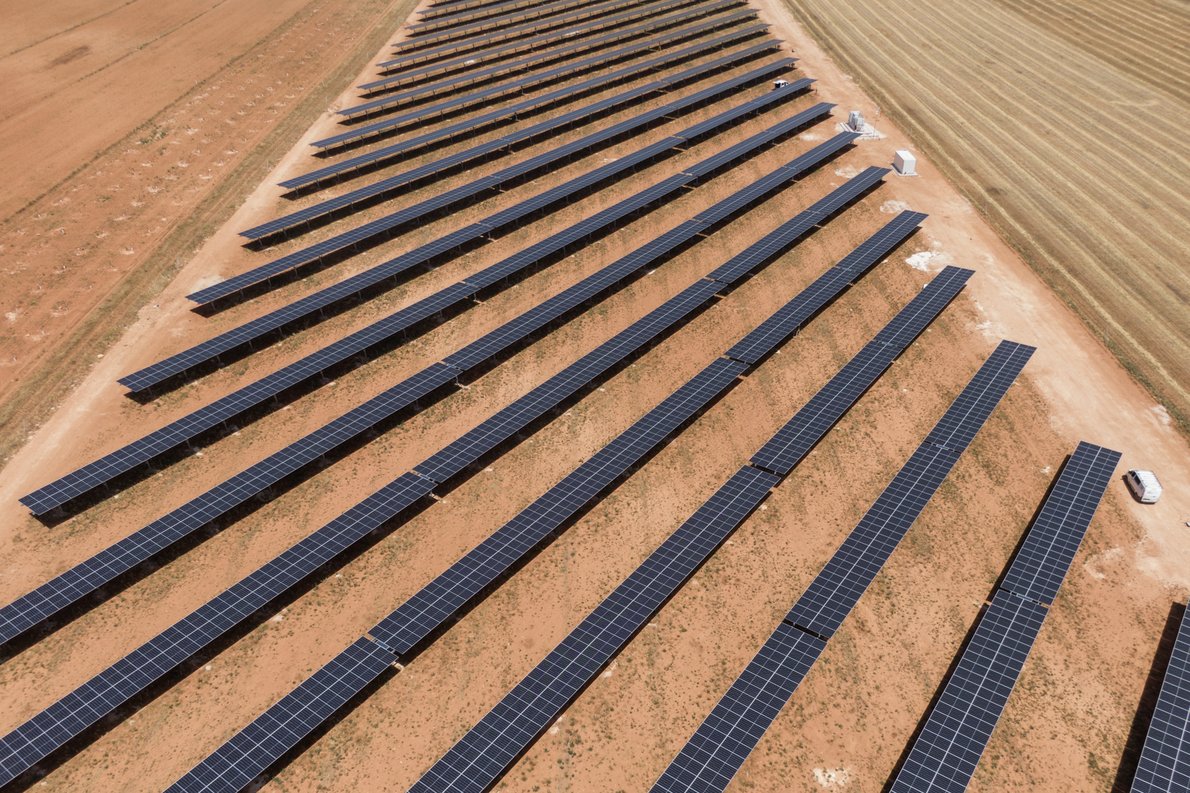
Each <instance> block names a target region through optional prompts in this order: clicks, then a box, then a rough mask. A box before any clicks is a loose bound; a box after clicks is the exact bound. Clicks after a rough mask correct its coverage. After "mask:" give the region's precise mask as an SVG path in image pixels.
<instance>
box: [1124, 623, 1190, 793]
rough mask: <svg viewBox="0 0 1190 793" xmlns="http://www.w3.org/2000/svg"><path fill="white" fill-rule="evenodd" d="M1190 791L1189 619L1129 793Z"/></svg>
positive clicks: (1174, 652) (1167, 672)
mask: <svg viewBox="0 0 1190 793" xmlns="http://www.w3.org/2000/svg"><path fill="white" fill-rule="evenodd" d="M1185 791H1190V619H1186V612H1185V611H1183V612H1182V625H1181V627H1180V628H1179V629H1178V635H1177V638H1175V639H1174V644H1173V650H1172V652H1171V653H1170V655H1169V665H1168V666H1167V667H1166V670H1165V679H1164V680H1163V681H1162V683H1161V693H1160V694H1158V695H1157V706H1156V708H1154V710H1153V719H1152V721H1151V722H1149V731H1148V734H1147V735H1145V744H1144V748H1143V749H1141V752H1140V760H1139V761H1138V762H1137V764H1136V775H1135V776H1134V777H1133V779H1132V793H1185Z"/></svg>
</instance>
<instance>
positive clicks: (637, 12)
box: [376, 0, 670, 75]
mask: <svg viewBox="0 0 1190 793" xmlns="http://www.w3.org/2000/svg"><path fill="white" fill-rule="evenodd" d="M669 5H670V0H654V2H653V3H650V4H647V5H644V6H641V7H639V8H631V9H629V10H628V11H621V12H619V13H617V14H610V15H608V16H606V17H600V18H599V19H597V20H595V21H593V22H588V23H587V24H585V25H579V26H577V27H575V28H574V29H573V30H570V31H567V33H568V38H581V37H583V36H589V35H591V34H592V33H594V32H596V31H599V30H605V29H607V28H611V27H616V26H618V25H622V24H624V23H626V22H630V21H632V20H635V19H640V18H642V10H643V11H644V14H643V15H644V16H647V15H648V14H649V13H650V12H649V11H648V10H646V9H651V8H653V7H656V6H660V7H661V8H662V11H661V12H660V13H665V11H664V9H665V8H667V7H669ZM557 38H558V36H557V33H545V34H542V35H539V36H533V37H531V38H527V39H520V40H518V41H512V42H508V43H506V44H500V45H498V46H494V47H490V48H488V49H486V50H484V51H483V52H471V53H467V54H466V55H462V56H459V57H457V58H452V59H448V60H437V61H434V62H432V63H429V64H427V65H426V66H423V67H421V68H418V69H413V68H412V66H414V65H416V64H415V63H408V62H407V61H408V60H409V59H407V58H397V59H395V60H387V61H381V62H380V63H377V64H376V68H377V69H379V70H380V73H381V74H386V73H391V72H394V71H398V70H399V71H402V72H403V73H405V74H409V75H420V74H433V73H435V72H437V71H438V70H439V69H442V70H449V69H454V68H456V67H467V66H471V65H474V64H479V63H486V62H487V61H489V60H496V59H499V58H504V57H510V56H512V55H515V54H517V53H521V52H531V51H533V50H535V49H537V48H539V47H543V46H545V47H548V46H550V45H552V44H555V43H556V42H557Z"/></svg>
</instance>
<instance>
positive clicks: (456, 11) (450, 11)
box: [417, 0, 536, 19]
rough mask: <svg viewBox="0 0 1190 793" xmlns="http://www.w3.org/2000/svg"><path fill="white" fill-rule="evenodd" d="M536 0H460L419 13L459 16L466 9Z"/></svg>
mask: <svg viewBox="0 0 1190 793" xmlns="http://www.w3.org/2000/svg"><path fill="white" fill-rule="evenodd" d="M534 2H536V0H503V2H500V1H499V0H496V1H495V2H493V0H480V1H479V2H475V1H474V0H471V1H469V0H460V1H459V2H457V3H452V4H450V5H449V6H438V7H433V6H430V7H428V8H423V9H420V10H419V11H417V15H418V16H419V17H420V18H422V19H442V18H444V17H448V16H458V15H460V14H463V13H464V12H466V11H472V10H478V9H499V8H515V7H517V6H529V5H533V3H534Z"/></svg>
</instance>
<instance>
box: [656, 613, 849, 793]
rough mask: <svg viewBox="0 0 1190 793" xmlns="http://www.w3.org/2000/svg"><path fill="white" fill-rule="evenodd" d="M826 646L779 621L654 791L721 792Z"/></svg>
mask: <svg viewBox="0 0 1190 793" xmlns="http://www.w3.org/2000/svg"><path fill="white" fill-rule="evenodd" d="M825 646H826V642H824V641H823V640H822V639H820V638H818V637H817V636H811V635H810V634H808V633H805V632H803V631H801V630H800V629H798V628H795V627H793V626H792V625H788V624H786V623H784V622H783V623H781V624H780V625H778V626H777V630H775V631H773V634H772V635H771V636H769V638H768V640H767V641H766V642H765V643H764V645H763V646H762V647H761V648H760V652H758V653H757V654H756V657H755V658H753V659H752V662H751V663H749V664H748V666H746V667H745V668H744V671H743V673H742V674H741V675H740V676H739V677H738V678H736V680H735V682H734V683H732V684H731V688H729V689H728V690H727V693H726V694H724V695H723V698H722V699H721V700H719V703H718V704H717V705H715V709H714V710H712V711H711V713H710V715H709V716H707V718H706V720H705V721H703V723H702V724H701V725H699V727H698V730H697V731H695V733H694V735H693V736H692V737H691V738H690V740H689V741H687V742H686V745H685V746H683V747H682V751H681V752H679V753H678V756H677V757H675V758H674V760H673V762H672V763H670V765H669V767H668V768H666V769H665V773H663V774H662V775H661V778H660V779H658V780H657V783H656V784H655V785H654V786H653V790H654V791H655V792H656V793H677V791H710V790H723V789H724V788H726V787H727V784H728V783H729V782H730V781H731V779H732V777H734V776H735V774H736V772H737V771H739V770H740V766H742V765H743V764H744V760H746V759H747V758H748V755H749V754H750V753H751V752H752V750H753V749H754V748H756V744H757V743H759V742H760V739H761V737H762V736H763V735H764V733H765V730H767V729H768V726H769V725H770V724H772V723H773V721H774V720H775V719H776V718H777V715H778V714H779V713H780V712H781V709H782V708H783V707H785V703H786V702H788V701H789V698H790V697H791V696H793V692H794V691H795V690H797V687H798V686H799V685H801V682H802V680H803V679H805V677H806V674H807V673H808V672H809V671H810V667H812V666H813V665H814V662H815V661H817V660H818V656H819V655H820V654H821V653H822V650H823V648H824V647H825Z"/></svg>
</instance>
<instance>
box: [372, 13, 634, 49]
mask: <svg viewBox="0 0 1190 793" xmlns="http://www.w3.org/2000/svg"><path fill="white" fill-rule="evenodd" d="M560 2H567V0H560ZM639 3H640V0H610V1H609V2H604V3H596V4H594V5H585V6H581V7H579V8H577V9H574V10H571V11H566V12H563V13H554V12H553V10H552V9H553V8H554V7H556V6H557V5H558V4H559V2H555V3H544V4H541V5H538V6H535V7H533V8H529V9H526V10H525V12H524V13H525V14H526V15H527V16H528V17H530V19H529V20H528V21H526V22H523V23H520V24H517V25H514V26H512V27H499V28H496V26H490V25H487V24H485V23H483V22H477V23H475V24H473V25H468V26H467V28H466V29H464V28H460V29H458V30H455V31H443V32H440V33H430V34H427V35H425V36H418V37H416V38H407V39H403V40H401V41H398V42H395V43H394V44H393V45H392V48H393V51H394V52H396V53H401V54H404V53H410V52H416V51H422V50H426V49H428V48H433V49H439V48H440V47H454V48H458V47H475V46H485V45H489V44H491V43H493V42H498V41H501V40H502V39H504V38H521V37H524V36H530V35H533V34H534V33H540V32H542V31H546V30H557V29H558V28H561V27H566V26H568V25H570V24H572V23H574V22H581V21H583V20H585V19H590V18H591V17H593V16H598V15H600V14H604V13H607V12H608V11H609V10H616V9H619V8H624V7H626V6H632V5H639ZM541 9H544V10H546V12H547V13H549V16H545V17H542V18H540V19H536V18H533V17H535V16H536V15H537V12H538V10H541Z"/></svg>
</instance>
